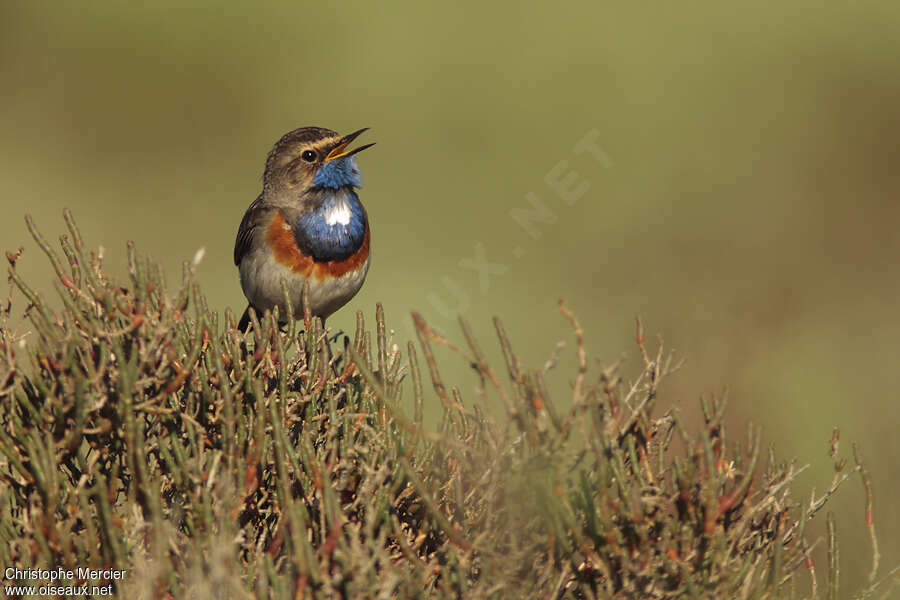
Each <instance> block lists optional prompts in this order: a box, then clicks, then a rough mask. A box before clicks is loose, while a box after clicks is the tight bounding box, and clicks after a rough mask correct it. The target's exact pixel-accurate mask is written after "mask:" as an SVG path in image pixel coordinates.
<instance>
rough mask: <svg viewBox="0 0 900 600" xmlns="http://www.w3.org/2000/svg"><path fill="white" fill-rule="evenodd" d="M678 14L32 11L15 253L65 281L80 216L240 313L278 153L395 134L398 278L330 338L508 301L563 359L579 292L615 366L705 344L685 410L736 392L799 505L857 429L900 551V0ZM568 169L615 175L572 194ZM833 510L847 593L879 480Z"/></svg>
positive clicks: (405, 326)
mask: <svg viewBox="0 0 900 600" xmlns="http://www.w3.org/2000/svg"><path fill="white" fill-rule="evenodd" d="M654 4H655V6H646V7H645V6H639V5H637V4H634V3H624V2H623V3H595V2H584V3H564V4H562V5H559V6H554V7H551V6H549V5H545V4H543V3H527V4H519V5H510V6H501V5H499V4H492V3H488V2H463V3H453V4H444V5H441V6H425V5H423V4H421V3H418V2H394V3H371V2H350V1H344V2H338V3H314V4H313V3H301V2H285V3H280V4H273V3H267V4H252V5H251V4H249V3H248V4H237V3H234V4H230V3H220V2H203V3H185V2H169V1H157V2H154V3H150V5H148V6H142V7H138V6H137V3H127V2H105V3H104V2H78V3H38V2H5V1H4V2H2V3H0V6H2V14H0V85H2V94H0V103H2V104H0V131H2V136H0V164H2V174H3V176H2V178H0V197H2V199H3V205H2V212H0V241H2V246H3V247H4V248H5V249H14V248H16V247H18V246H19V245H24V246H26V248H27V253H26V256H25V257H24V259H23V261H22V262H21V263H20V264H21V266H22V269H23V271H25V273H26V274H27V275H29V276H30V279H31V280H32V281H34V280H35V279H37V280H38V281H44V282H46V286H45V287H44V289H45V290H47V291H50V290H52V288H51V286H50V270H49V267H47V266H46V264H45V262H46V261H45V260H44V259H43V258H42V257H41V256H40V254H39V252H38V251H37V249H36V247H35V246H34V244H33V243H32V242H31V241H30V239H29V238H28V237H27V234H26V233H25V230H24V227H23V224H22V214H23V213H24V212H26V211H28V212H31V213H33V214H34V216H35V218H36V220H37V222H38V224H39V226H41V228H42V229H43V230H44V232H45V233H47V234H57V233H59V232H62V231H63V223H62V219H61V217H60V213H61V210H62V208H63V207H65V206H68V207H71V208H72V209H73V210H74V212H75V215H76V217H77V218H78V220H79V223H80V224H81V226H82V228H83V230H84V233H85V236H86V238H87V240H88V241H89V243H91V244H92V245H97V244H103V246H105V248H106V249H107V252H106V256H107V264H108V265H110V266H111V267H112V269H113V271H114V272H118V273H120V274H123V273H124V254H125V253H124V244H125V241H126V240H128V239H133V240H135V241H136V242H137V244H138V248H139V249H141V250H143V251H147V252H149V253H150V254H152V255H153V256H154V257H155V258H156V259H158V260H159V261H161V262H162V263H163V264H164V266H165V267H166V269H167V272H168V274H169V276H170V282H171V283H176V282H177V281H178V278H179V276H180V264H181V261H182V260H183V259H185V258H190V257H192V256H193V254H194V252H195V251H196V250H197V249H198V248H199V247H201V246H202V247H205V248H206V258H205V260H204V262H203V264H202V266H201V269H200V272H201V277H202V281H203V283H204V286H205V291H206V293H207V295H208V297H209V300H210V303H211V304H212V305H213V306H215V307H218V308H220V309H224V308H225V307H227V306H230V307H231V308H232V309H233V310H234V311H235V312H237V313H240V311H241V310H242V309H243V306H244V300H243V297H242V295H241V291H240V287H239V285H238V279H237V272H236V269H235V267H234V265H233V264H232V260H231V255H232V254H231V253H232V246H233V242H234V235H235V232H236V228H237V225H238V222H239V221H240V218H241V215H242V214H243V211H244V209H245V208H246V207H247V205H248V204H249V203H250V202H251V201H252V200H253V199H254V198H255V197H256V195H257V194H258V192H259V190H260V177H261V174H262V168H263V162H264V157H265V154H266V152H267V151H268V150H269V148H270V147H271V145H272V144H273V143H274V142H275V141H276V140H277V139H278V138H279V137H280V136H281V135H282V134H283V133H285V132H286V131H288V130H290V129H293V128H295V127H298V126H303V125H320V126H325V127H329V128H332V129H336V130H338V131H341V132H348V131H352V130H354V129H357V128H359V127H365V126H368V127H371V128H372V131H371V132H368V133H367V134H366V135H365V137H364V138H363V140H364V141H366V142H368V141H376V142H377V143H378V145H377V146H376V147H375V148H373V149H372V150H369V151H367V152H365V153H364V154H361V155H360V161H359V162H360V164H361V167H362V168H363V173H364V178H365V183H366V185H365V187H364V189H363V190H362V192H361V197H362V199H363V201H364V202H365V203H366V206H367V207H368V210H369V214H370V216H371V219H372V227H373V263H372V269H371V271H370V273H369V278H368V282H367V283H366V285H365V287H364V288H363V290H362V292H361V293H360V294H359V295H358V296H357V298H356V299H355V300H354V301H353V302H352V303H351V305H350V306H349V307H348V308H347V309H345V310H344V311H342V312H341V313H339V314H338V315H336V316H335V317H333V318H332V319H331V321H330V323H329V324H330V325H331V326H333V327H340V328H345V329H352V323H353V312H354V311H355V310H356V309H358V308H362V309H363V310H365V311H366V313H367V315H368V317H369V318H370V319H371V318H372V317H373V314H374V311H373V307H374V303H375V302H376V301H382V302H384V303H385V306H386V310H387V314H388V319H389V324H390V325H392V326H393V327H395V328H396V329H397V336H398V339H399V340H400V341H402V342H405V340H406V339H408V338H410V337H411V336H412V329H411V327H410V323H409V322H410V319H409V317H408V313H409V310H410V309H412V308H416V309H418V310H420V311H422V313H423V314H424V315H425V317H426V318H427V319H428V320H429V322H430V323H431V324H432V325H433V326H434V327H435V328H437V329H438V330H441V331H443V332H445V333H447V334H448V335H450V336H451V338H452V339H455V340H460V339H461V336H460V335H459V334H458V328H457V327H456V325H455V322H454V317H453V314H455V313H456V312H459V311H462V312H463V313H464V314H465V316H466V317H467V318H468V319H469V320H470V321H471V322H472V323H473V324H474V325H475V326H477V327H479V328H481V329H483V330H484V333H483V334H482V343H483V344H484V345H486V346H487V345H489V344H490V343H491V342H490V339H489V337H490V330H491V327H490V320H489V319H490V316H491V315H493V314H500V315H502V316H503V317H504V319H505V323H506V326H507V328H508V330H509V331H510V333H511V337H512V341H513V343H514V344H515V346H516V347H517V349H518V350H519V351H520V352H521V354H522V355H523V358H524V359H525V361H526V362H528V363H530V364H533V365H538V364H541V363H542V362H543V361H544V360H545V359H546V358H547V356H548V355H549V353H550V350H551V348H552V347H553V345H554V343H555V342H556V341H557V340H559V339H570V338H571V335H570V331H569V328H568V326H567V324H566V323H565V322H564V321H563V319H562V318H561V317H560V316H559V313H558V310H557V307H556V300H557V298H560V297H561V298H564V299H565V300H566V302H567V305H568V306H569V307H570V308H572V309H573V310H574V311H575V312H576V314H577V315H578V316H579V317H580V319H581V321H582V324H583V326H584V328H585V331H586V335H587V340H588V344H589V346H588V351H589V353H590V355H591V357H595V358H597V359H600V360H601V361H604V362H606V363H609V362H612V361H613V360H615V359H617V358H618V357H619V356H620V355H621V353H622V352H623V351H627V352H628V355H629V356H630V358H631V359H632V363H631V364H632V365H634V364H635V363H634V359H635V355H636V352H635V348H634V343H633V339H634V318H635V316H637V315H641V316H642V317H643V319H644V321H645V324H646V328H647V332H648V334H651V335H653V334H655V333H659V334H661V335H662V336H663V337H664V338H665V340H666V343H667V345H668V346H669V347H671V348H674V349H675V350H676V351H677V353H678V354H679V355H680V356H682V357H684V358H685V360H686V365H685V367H684V369H683V370H681V371H680V372H679V373H678V374H676V375H675V376H674V377H673V378H671V379H670V380H669V382H668V385H667V386H666V387H664V389H663V392H664V398H666V399H668V400H669V401H677V402H678V403H679V404H680V405H681V406H682V407H684V409H685V410H686V411H688V412H689V414H692V415H695V414H696V410H695V406H696V399H697V398H698V397H699V396H700V395H702V394H706V395H709V394H712V393H720V392H721V391H722V390H723V389H724V388H726V387H727V388H728V390H729V395H730V422H731V423H732V425H733V426H734V427H733V428H732V438H735V437H738V436H740V435H742V431H743V429H742V428H743V424H744V422H745V421H747V420H753V421H755V422H757V423H759V424H761V425H762V426H763V427H764V428H765V432H766V439H767V441H769V442H772V443H774V444H775V446H776V449H777V452H778V455H779V456H782V457H791V456H799V457H801V462H803V463H807V462H808V463H810V464H811V469H810V470H809V471H808V472H807V473H806V474H804V475H803V476H802V477H801V479H800V481H799V482H798V485H797V486H795V491H796V492H797V494H798V497H808V493H809V490H810V488H811V486H813V485H815V486H817V488H818V489H819V491H821V490H822V489H823V488H824V487H825V486H827V483H828V481H829V480H830V477H831V463H830V460H829V459H828V457H827V440H828V438H829V436H830V434H831V428H832V426H833V425H836V424H837V425H840V426H841V428H842V440H843V441H844V447H843V450H845V451H846V452H847V453H849V442H850V441H852V440H857V441H859V442H860V444H861V451H862V454H863V456H864V457H865V458H866V459H867V461H868V464H869V467H870V469H871V472H872V475H873V478H874V481H875V490H876V506H875V509H876V518H877V526H878V531H879V533H880V536H881V537H880V539H881V544H882V550H883V551H884V559H885V562H886V564H887V565H888V566H893V565H895V564H896V563H897V561H898V558H900V552H898V550H900V540H898V537H897V535H896V533H897V530H898V526H900V511H897V510H896V508H895V506H896V498H897V497H898V496H900V478H898V477H897V476H898V467H897V460H898V458H900V436H898V435H897V429H898V422H900V403H898V397H897V390H898V388H900V369H898V367H897V359H898V357H900V354H898V349H900V348H898V339H900V319H898V300H900V277H898V274H900V268H898V266H897V263H898V259H900V241H898V236H897V233H896V232H897V226H898V222H900V202H898V192H900V169H898V162H897V161H898V147H900V111H898V106H900V77H898V73H900V36H898V35H897V32H898V31H900V4H898V3H896V2H887V1H882V2H858V3H854V4H853V5H852V6H851V5H850V4H849V3H831V4H825V3H819V2H793V3H790V6H775V5H771V4H767V5H765V6H763V5H760V4H759V3H752V2H731V3H720V2H711V1H706V2H692V3H689V4H684V3H679V4H678V5H675V4H668V3H665V4H664V3H654ZM585 139H589V140H592V141H593V142H594V143H595V144H596V146H597V147H598V148H599V149H600V150H595V151H594V152H593V153H592V152H582V153H580V154H579V153H578V152H576V145H577V144H578V143H579V141H581V140H585ZM598 157H599V158H600V160H598ZM561 161H565V162H561ZM573 172H574V173H576V174H573ZM560 176H563V177H570V178H572V179H571V181H569V182H568V183H567V184H566V185H568V186H569V187H571V188H578V187H579V186H583V185H589V188H588V189H587V190H586V191H584V193H583V195H582V196H581V197H580V198H579V199H578V201H577V202H575V203H574V204H572V203H567V202H566V201H565V200H564V199H563V198H562V197H561V196H560V195H559V194H558V193H557V192H556V191H554V188H553V185H552V180H553V179H554V178H559V177H560ZM548 180H549V181H550V182H551V183H548ZM534 197H537V198H539V199H540V200H539V202H540V203H542V204H543V206H544V211H545V215H544V217H545V220H544V221H528V222H527V223H526V227H524V228H523V227H522V226H521V224H520V223H518V222H517V221H516V219H515V218H513V216H511V211H515V210H516V209H524V208H526V207H528V206H529V198H532V199H533V198H534ZM535 236H536V237H535ZM478 257H481V259H484V260H485V261H487V262H488V263H490V265H491V266H490V269H489V270H488V271H486V272H485V271H483V268H481V267H479V268H477V269H473V268H472V267H473V264H477V265H483V261H482V260H481V259H479V258H478ZM491 345H492V344H491ZM495 356H496V353H495ZM565 356H566V357H567V358H568V359H571V357H572V346H571V344H570V345H569V347H568V348H567V349H566V350H565ZM448 358H449V357H448ZM451 361H452V359H451ZM498 366H499V365H498ZM463 369H464V368H463V367H460V369H459V371H458V372H457V373H455V374H452V373H451V375H450V376H448V379H451V380H459V381H463V382H465V381H466V379H465V378H466V375H465V374H464V373H463ZM632 372H633V371H632ZM567 375H568V373H564V372H560V373H557V374H556V378H555V379H554V381H553V385H554V387H555V389H557V390H558V391H559V394H558V395H559V396H562V395H563V393H564V392H565V386H566V380H567ZM454 378H456V379H454ZM465 385H466V386H469V387H471V382H467V383H465ZM466 391H468V389H467V390H466ZM468 397H469V398H471V394H468ZM832 507H833V508H834V509H835V510H836V511H837V512H838V515H839V517H840V518H839V520H838V534H839V536H840V540H841V541H842V542H843V544H844V546H843V550H844V552H843V553H842V557H843V559H844V561H845V571H844V574H845V578H844V583H845V586H846V587H845V589H846V590H847V591H849V590H852V589H856V587H857V586H858V585H859V584H860V583H861V582H862V579H863V577H864V574H865V573H866V572H867V571H868V569H869V566H870V550H869V546H868V541H867V537H866V535H865V531H864V526H863V503H862V491H861V486H860V485H859V483H858V481H856V480H854V481H852V482H851V483H850V484H849V485H848V486H847V487H845V488H844V490H843V491H842V492H841V493H840V494H839V496H838V498H837V499H836V501H835V503H834V504H833V505H832ZM817 560H818V564H819V565H822V566H824V564H825V560H824V553H823V552H822V551H821V548H820V552H819V553H818V554H817ZM820 572H821V569H820ZM801 579H802V578H801Z"/></svg>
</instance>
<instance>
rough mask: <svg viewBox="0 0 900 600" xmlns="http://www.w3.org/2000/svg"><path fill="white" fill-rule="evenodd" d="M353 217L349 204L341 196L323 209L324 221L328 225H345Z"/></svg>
mask: <svg viewBox="0 0 900 600" xmlns="http://www.w3.org/2000/svg"><path fill="white" fill-rule="evenodd" d="M352 217H353V211H352V210H351V208H350V204H348V203H347V201H346V200H344V199H343V198H342V199H340V200H338V201H337V202H335V203H334V205H333V206H330V207H329V208H328V209H327V210H326V211H325V222H326V223H328V224H329V225H347V224H349V223H350V219H351V218H352Z"/></svg>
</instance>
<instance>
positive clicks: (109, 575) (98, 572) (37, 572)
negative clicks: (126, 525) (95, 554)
mask: <svg viewBox="0 0 900 600" xmlns="http://www.w3.org/2000/svg"><path fill="white" fill-rule="evenodd" d="M125 573H126V571H125V570H124V569H118V570H117V569H82V568H80V567H79V568H77V569H75V570H74V571H71V570H68V569H63V568H62V567H58V568H56V569H17V568H15V567H7V569H6V570H5V571H4V572H3V575H4V577H5V578H6V579H14V580H17V581H22V580H23V579H40V580H43V581H63V580H69V581H71V580H73V579H80V580H82V581H84V580H98V579H100V580H106V581H116V580H119V579H124V578H125Z"/></svg>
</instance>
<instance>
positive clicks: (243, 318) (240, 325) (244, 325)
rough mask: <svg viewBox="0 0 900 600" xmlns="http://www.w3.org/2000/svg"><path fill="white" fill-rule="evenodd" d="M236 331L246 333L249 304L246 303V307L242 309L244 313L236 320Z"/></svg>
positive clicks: (248, 324) (248, 321) (248, 322)
mask: <svg viewBox="0 0 900 600" xmlns="http://www.w3.org/2000/svg"><path fill="white" fill-rule="evenodd" d="M237 328H238V331H240V332H241V333H247V329H249V328H250V305H249V304H248V305H247V308H245V309H244V314H243V315H241V320H240V321H238V326H237Z"/></svg>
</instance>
